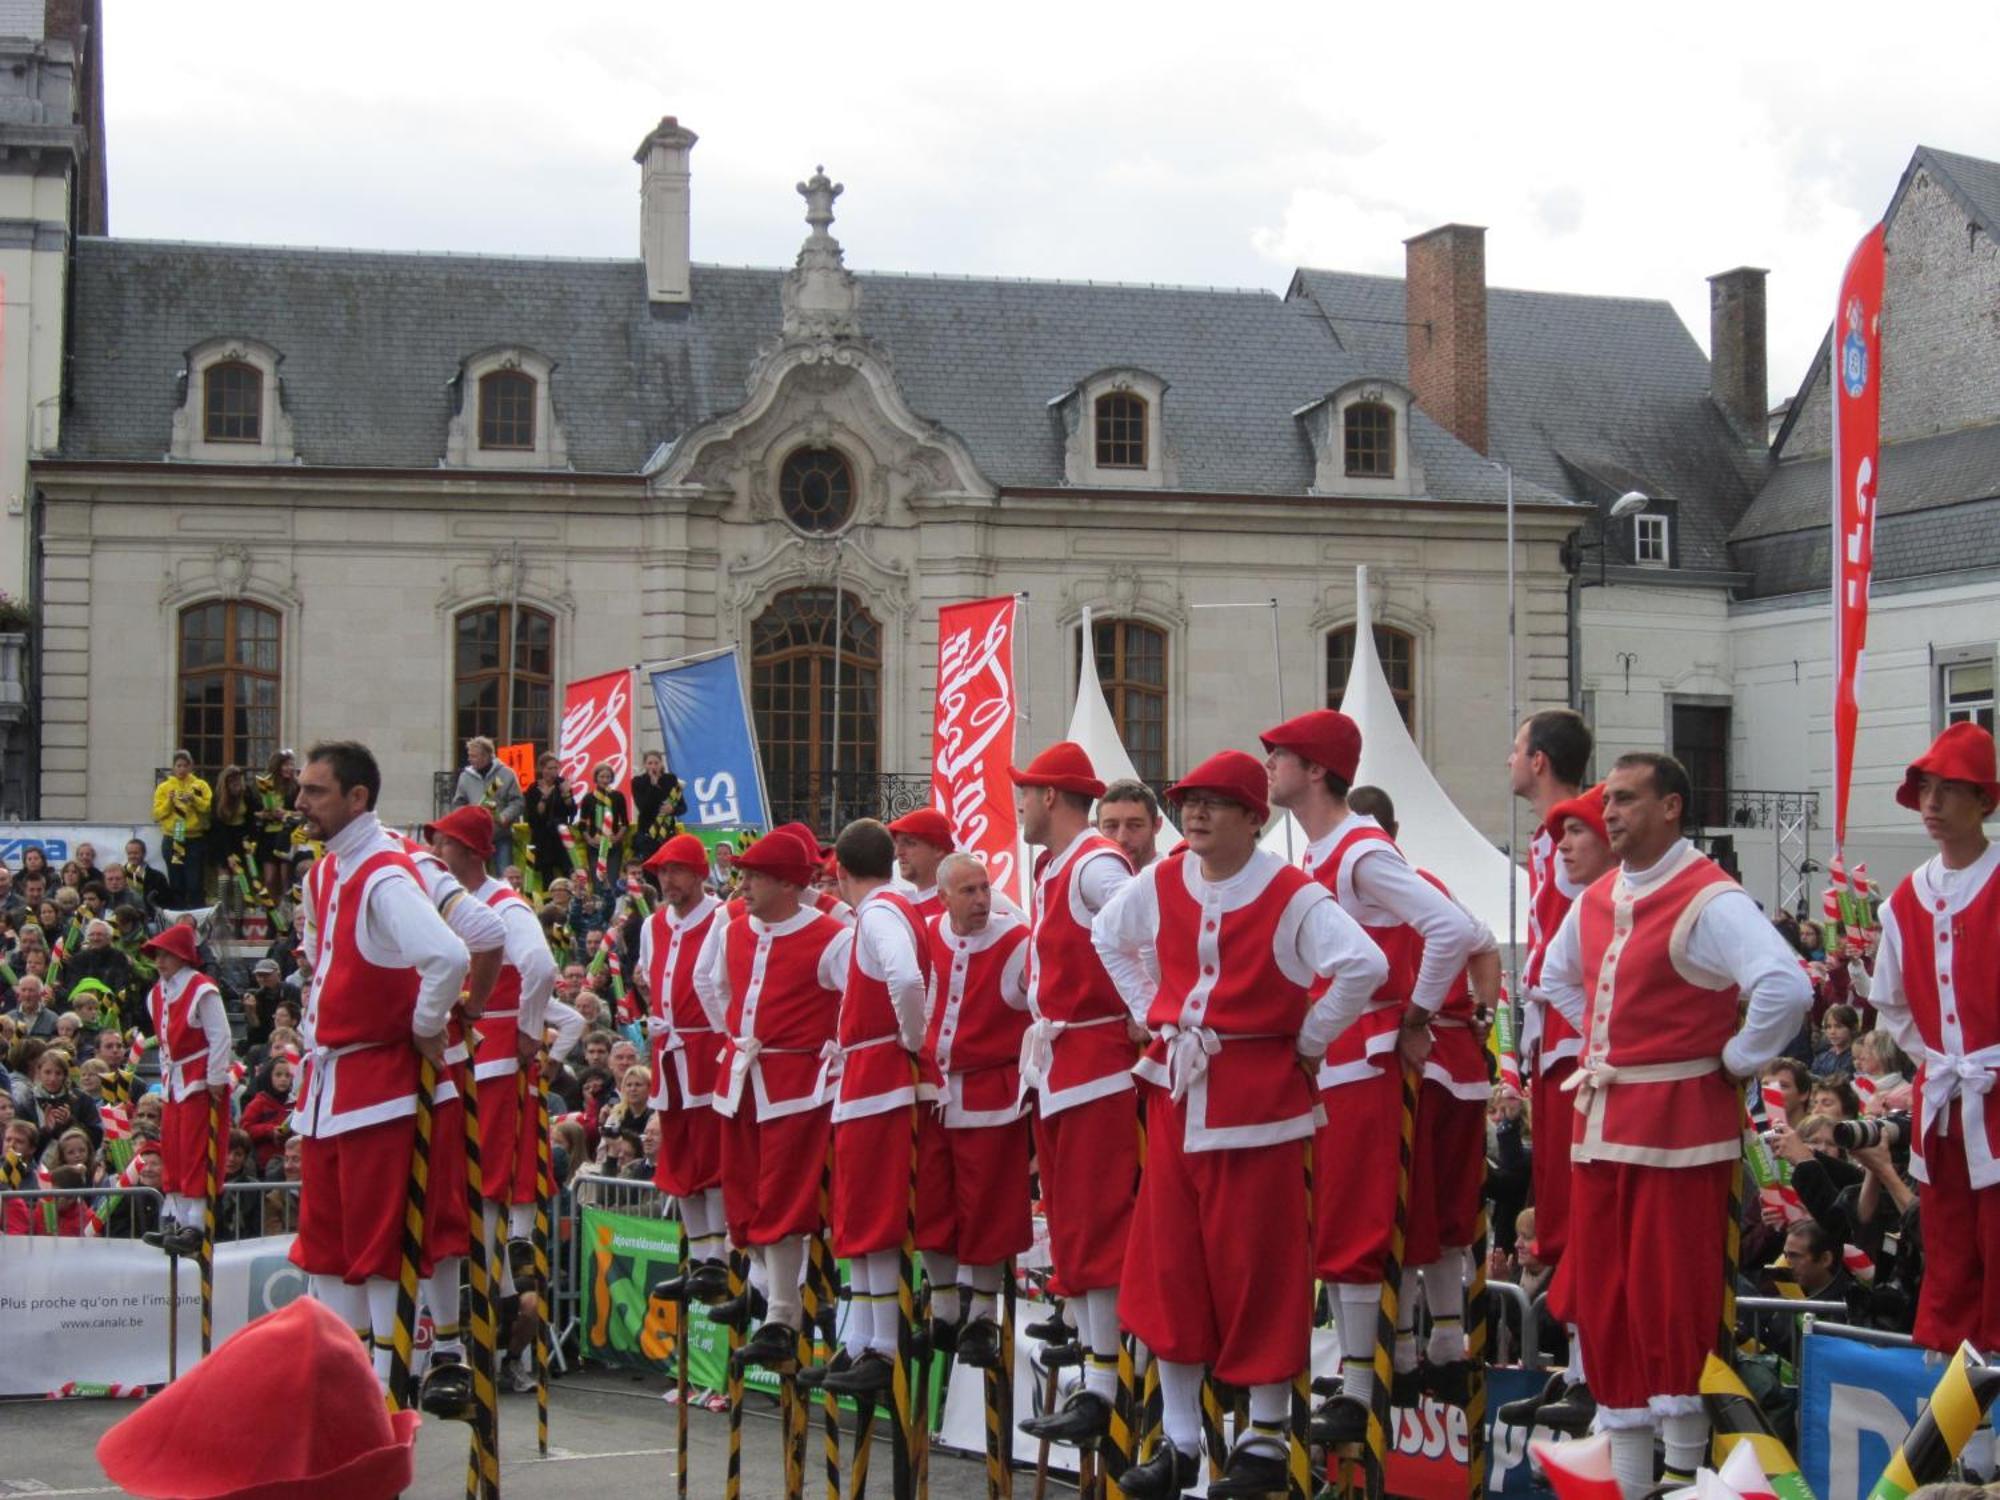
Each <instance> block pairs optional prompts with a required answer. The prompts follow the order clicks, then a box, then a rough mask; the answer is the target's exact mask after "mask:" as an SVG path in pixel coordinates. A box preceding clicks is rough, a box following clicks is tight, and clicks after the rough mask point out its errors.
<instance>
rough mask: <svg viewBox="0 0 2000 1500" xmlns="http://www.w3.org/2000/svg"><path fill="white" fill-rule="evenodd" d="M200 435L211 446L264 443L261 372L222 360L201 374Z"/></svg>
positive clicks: (247, 364)
mask: <svg viewBox="0 0 2000 1500" xmlns="http://www.w3.org/2000/svg"><path fill="white" fill-rule="evenodd" d="M201 424H202V436H203V438H204V439H206V440H207V441H208V442H211V443H261V442H263V441H264V372H263V371H262V370H260V369H258V368H257V367H256V366H255V365H253V364H250V363H248V362H246V361H244V360H240V359H225V360H221V361H219V362H218V363H216V364H212V365H210V366H209V367H208V368H207V369H206V370H204V371H202V374H201Z"/></svg>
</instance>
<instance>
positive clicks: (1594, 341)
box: [1287, 270, 1766, 569]
mask: <svg viewBox="0 0 2000 1500" xmlns="http://www.w3.org/2000/svg"><path fill="white" fill-rule="evenodd" d="M1287 295H1288V296H1289V297H1290V298H1292V299H1294V300H1303V301H1307V302H1310V303H1311V304H1312V305H1314V306H1316V307H1318V308H1319V309H1320V310H1321V311H1322V312H1323V313H1324V314H1325V317H1326V319H1327V323H1328V327H1329V329H1330V330H1331V332H1332V333H1333V334H1334V336H1335V337H1336V338H1337V339H1338V340H1339V342H1340V345H1341V347H1342V349H1344V350H1345V351H1347V352H1348V353H1349V354H1350V355H1352V356H1353V357H1354V358H1356V359H1357V360H1359V361H1360V362H1361V363H1362V364H1364V365H1365V366H1366V367H1367V368H1368V369H1370V370H1371V371H1372V372H1374V373H1379V374H1383V375H1386V376H1390V377H1393V378H1394V379H1397V380H1401V381H1406V380H1407V379H1408V378H1409V377H1408V353H1407V348H1408V345H1407V339H1408V330H1407V328H1406V327H1405V326H1404V325H1403V319H1404V317H1405V310H1404V301H1403V282H1402V279H1401V278H1400V277H1390V276H1362V275H1356V274H1353V273H1349V272H1339V271H1319V270H1302V271H1300V272H1299V273H1298V275H1297V276H1295V277H1294V278H1293V280H1292V286H1291V290H1290V291H1289V292H1288V293H1287ZM1486 345H1487V430H1488V436H1489V446H1490V447H1491V448H1492V450H1493V456H1494V457H1496V458H1502V459H1505V460H1507V461H1508V462H1509V463H1511V464H1512V465H1513V466H1514V469H1515V472H1516V474H1517V475H1518V476H1521V477H1525V478H1526V479H1528V480H1530V481H1532V482H1533V483H1535V484H1537V485H1539V486H1541V487H1543V488H1545V489H1549V490H1553V491H1554V492H1555V493H1557V494H1560V495H1564V496H1567V497H1570V498H1573V499H1578V500H1585V501H1588V502H1590V503H1593V504H1597V505H1606V504H1608V503H1609V502H1610V501H1612V500H1615V499H1616V498H1617V497H1618V496H1619V495H1620V494H1622V493H1623V492H1624V491H1625V490H1627V489H1639V490H1642V491H1644V492H1645V493H1646V494H1647V495H1649V496H1651V497H1653V498H1654V499H1657V500H1661V501H1666V502H1670V504H1669V505H1666V506H1662V507H1661V509H1671V510H1672V511H1673V513H1674V514H1676V515H1677V516H1678V517H1679V522H1678V527H1677V529H1678V531H1679V539H1678V544H1677V547H1678V550H1677V555H1676V562H1677V564H1678V565H1679V566H1680V567H1684V568H1706V569H1726V568H1728V567H1729V566H1730V563H1729V558H1728V553H1727V548H1726V543H1727V539H1728V536H1729V531H1730V528H1731V527H1732V526H1733V525H1734V524H1735V522H1736V519H1737V517H1738V516H1739V515H1741V514H1742V512H1743V509H1744V508H1745V507H1746V506H1747V505H1748V504H1749V502H1750V497H1751V495H1752V494H1754V493H1755V490H1756V486H1757V483H1758V481H1759V479H1760V478H1761V477H1762V474H1763V471H1764V468H1765V462H1766V461H1765V458H1764V455H1763V453H1762V452H1761V451H1758V450H1755V449H1751V448H1749V447H1746V446H1745V445H1744V444H1743V442H1742V441H1741V439H1739V438H1738V437H1737V435H1736V434H1735V432H1734V431H1733V429H1732V428H1731V427H1730V425H1729V422H1728V419H1727V418H1726V417H1724V416H1723V414H1722V411H1721V409H1720V408H1719V407H1717V406H1716V404H1715V403H1714V401H1713V400H1712V399H1711V398H1710V396H1709V372H1708V359H1707V357H1706V356H1705V355H1703V353H1702V352H1701V346H1700V345H1698V344H1697V343H1695V341H1694V338H1693V336H1692V335H1691V334H1690V333H1689V332H1688V330H1687V328H1686V326H1685V325H1684V324H1682V322H1681V320H1680V318H1679V316H1678V315H1677V314H1676V313H1675V312H1674V310H1673V308H1672V306H1671V305H1670V304H1668V303H1666V302H1661V301H1650V300H1645V299H1640V298H1629V297H1593V296H1579V295H1574V294H1570V293H1562V292H1531V291H1516V290H1510V289H1507V288H1503V287H1494V288H1489V289H1488V291H1487V294H1486ZM1613 542H1614V545H1613V556H1614V557H1615V556H1618V555H1619V551H1620V548H1621V547H1628V546H1629V538H1628V537H1627V535H1626V533H1625V532H1624V531H1623V530H1619V531H1615V532H1614V533H1613Z"/></svg>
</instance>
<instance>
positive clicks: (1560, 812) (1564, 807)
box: [1542, 781, 1611, 845]
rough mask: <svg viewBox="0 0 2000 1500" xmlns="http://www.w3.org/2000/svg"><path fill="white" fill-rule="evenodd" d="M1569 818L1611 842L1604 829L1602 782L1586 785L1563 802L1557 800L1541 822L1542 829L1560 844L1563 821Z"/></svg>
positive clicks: (1606, 841) (1607, 842)
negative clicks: (1586, 825) (1590, 785)
mask: <svg viewBox="0 0 2000 1500" xmlns="http://www.w3.org/2000/svg"><path fill="white" fill-rule="evenodd" d="M1569 818H1575V819H1576V820H1577V821H1578V822H1579V823H1585V824H1588V825H1589V827H1590V830H1591V832H1593V833H1595V834H1596V835H1597V836H1598V837H1599V838H1600V839H1602V840H1604V842H1605V843H1606V844H1607V845H1608V844H1609V843H1610V842H1611V835H1610V834H1609V833H1608V832H1606V831H1605V827H1604V783H1603V782H1601V781H1600V782H1598V783H1597V785H1596V786H1593V787H1586V788H1584V789H1583V790H1582V791H1580V792H1578V793H1577V794H1576V795H1575V796H1574V797H1571V798H1569V799H1568V800H1567V801H1564V802H1558V803H1557V804H1556V805H1555V806H1554V807H1552V808H1550V809H1549V815H1548V818H1547V819H1546V820H1545V821H1544V822H1543V823H1542V829H1543V831H1544V832H1546V833H1547V834H1548V836H1549V837H1550V838H1552V839H1554V840H1555V841H1556V842H1557V843H1558V844H1560V843H1561V842H1562V836H1563V823H1564V821H1565V820H1567V819H1569Z"/></svg>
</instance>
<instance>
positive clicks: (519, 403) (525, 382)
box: [479, 370, 537, 453]
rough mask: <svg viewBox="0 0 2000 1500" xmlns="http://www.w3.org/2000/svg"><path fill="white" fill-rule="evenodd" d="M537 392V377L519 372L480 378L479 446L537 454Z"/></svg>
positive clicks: (496, 371)
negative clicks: (535, 451)
mask: <svg viewBox="0 0 2000 1500" xmlns="http://www.w3.org/2000/svg"><path fill="white" fill-rule="evenodd" d="M536 391H537V382H536V380H535V377H534V376H532V375H524V374H522V373H521V371H519V370H495V371H493V372H492V373H491V374H487V375H482V376H480V377H479V446H480V447H481V448H484V449H487V450H489V451H491V450H492V449H495V448H504V449H509V450H512V451H514V452H520V453H532V452H534V450H535V397H536Z"/></svg>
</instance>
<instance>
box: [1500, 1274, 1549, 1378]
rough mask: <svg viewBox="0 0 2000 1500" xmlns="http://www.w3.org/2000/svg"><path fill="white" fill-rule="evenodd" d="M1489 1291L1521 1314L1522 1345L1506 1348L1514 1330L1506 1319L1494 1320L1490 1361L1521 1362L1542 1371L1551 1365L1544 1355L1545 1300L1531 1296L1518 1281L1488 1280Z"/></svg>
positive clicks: (1501, 1363) (1527, 1367)
mask: <svg viewBox="0 0 2000 1500" xmlns="http://www.w3.org/2000/svg"><path fill="white" fill-rule="evenodd" d="M1486 1290H1487V1291H1488V1292H1489V1293H1490V1294H1492V1295H1494V1296H1497V1297H1499V1298H1500V1299H1501V1300H1502V1301H1503V1302H1511V1303H1513V1304H1514V1306H1515V1308H1516V1310H1517V1311H1518V1312H1519V1313H1520V1317H1521V1347H1520V1349H1519V1350H1518V1351H1514V1350H1510V1349H1509V1348H1508V1347H1507V1340H1508V1338H1509V1336H1510V1332H1511V1330H1510V1329H1509V1328H1508V1324H1507V1320H1506V1319H1505V1318H1499V1317H1496V1318H1494V1319H1493V1326H1492V1344H1491V1346H1490V1347H1491V1353H1490V1356H1489V1358H1488V1361H1487V1362H1488V1363H1489V1364H1495V1365H1511V1364H1514V1363H1517V1362H1518V1363H1519V1364H1520V1366H1521V1367H1522V1368H1523V1369H1526V1370H1541V1369H1546V1368H1547V1367H1548V1361H1547V1360H1546V1359H1544V1358H1543V1356H1542V1299H1541V1298H1540V1297H1530V1296H1529V1295H1528V1293H1527V1289H1526V1288H1525V1287H1523V1286H1522V1285H1521V1284H1520V1283H1519V1282H1516V1281H1489V1282H1487V1283H1486Z"/></svg>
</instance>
